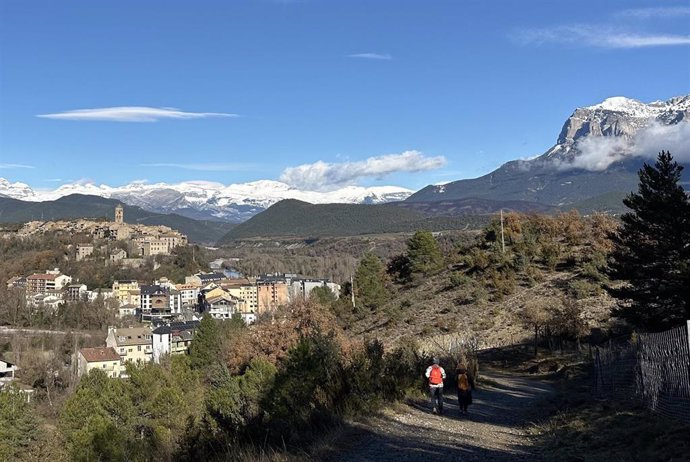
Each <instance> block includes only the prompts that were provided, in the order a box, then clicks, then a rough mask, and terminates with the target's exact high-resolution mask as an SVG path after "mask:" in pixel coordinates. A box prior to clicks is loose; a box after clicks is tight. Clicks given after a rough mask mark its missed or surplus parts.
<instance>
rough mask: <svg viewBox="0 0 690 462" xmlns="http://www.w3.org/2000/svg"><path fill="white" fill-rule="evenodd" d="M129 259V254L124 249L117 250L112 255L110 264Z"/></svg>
mask: <svg viewBox="0 0 690 462" xmlns="http://www.w3.org/2000/svg"><path fill="white" fill-rule="evenodd" d="M125 258H127V252H126V251H125V250H123V249H115V250H114V251H113V252H112V253H111V254H110V263H116V262H119V261H122V260H124V259H125Z"/></svg>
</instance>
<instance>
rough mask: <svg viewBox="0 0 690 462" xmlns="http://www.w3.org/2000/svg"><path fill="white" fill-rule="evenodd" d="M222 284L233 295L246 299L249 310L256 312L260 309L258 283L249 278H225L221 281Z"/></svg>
mask: <svg viewBox="0 0 690 462" xmlns="http://www.w3.org/2000/svg"><path fill="white" fill-rule="evenodd" d="M220 286H221V287H222V288H223V289H224V290H225V291H226V292H227V293H229V294H230V295H232V296H233V297H236V298H239V299H240V300H244V301H245V303H246V309H247V310H248V311H251V312H254V313H256V312H258V311H259V297H258V294H257V288H256V284H254V283H252V282H251V281H250V280H249V279H245V278H242V279H225V280H223V281H221V282H220Z"/></svg>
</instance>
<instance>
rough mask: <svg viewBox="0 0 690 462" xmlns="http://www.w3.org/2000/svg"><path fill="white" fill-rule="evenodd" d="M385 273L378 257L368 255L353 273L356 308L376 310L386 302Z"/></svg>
mask: <svg viewBox="0 0 690 462" xmlns="http://www.w3.org/2000/svg"><path fill="white" fill-rule="evenodd" d="M386 296H387V291H386V285H385V272H384V268H383V263H381V260H380V259H379V257H377V256H376V255H374V254H371V253H368V254H366V255H365V256H364V258H362V261H361V262H360V263H359V266H358V267H357V272H356V273H355V297H356V300H357V303H356V304H357V307H358V308H359V309H361V308H365V309H369V310H376V309H377V308H379V307H380V306H381V305H383V304H384V302H385V301H386Z"/></svg>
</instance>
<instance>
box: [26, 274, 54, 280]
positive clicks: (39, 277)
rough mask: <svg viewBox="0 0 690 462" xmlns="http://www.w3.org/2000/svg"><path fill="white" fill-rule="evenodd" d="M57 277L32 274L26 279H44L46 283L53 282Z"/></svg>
mask: <svg viewBox="0 0 690 462" xmlns="http://www.w3.org/2000/svg"><path fill="white" fill-rule="evenodd" d="M56 277H57V275H56V274H32V275H31V276H29V277H28V278H26V279H45V280H47V281H50V280H53V279H55V278H56Z"/></svg>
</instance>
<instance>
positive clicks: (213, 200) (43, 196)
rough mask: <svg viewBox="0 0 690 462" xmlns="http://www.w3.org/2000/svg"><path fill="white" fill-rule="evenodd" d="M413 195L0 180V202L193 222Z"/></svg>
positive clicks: (380, 190) (278, 185) (379, 189)
mask: <svg viewBox="0 0 690 462" xmlns="http://www.w3.org/2000/svg"><path fill="white" fill-rule="evenodd" d="M412 193H413V191H411V190H409V189H406V188H400V187H397V186H374V187H368V188H365V187H361V186H346V187H343V188H340V189H336V190H333V191H326V192H320V191H302V190H299V189H296V188H292V187H290V186H289V185H288V184H286V183H282V182H279V181H273V180H259V181H253V182H249V183H239V184H231V185H227V186H226V185H224V184H222V183H216V182H210V181H185V182H181V183H155V184H146V183H140V182H134V183H130V184H128V185H125V186H120V187H111V186H108V185H96V184H93V183H70V184H65V185H62V186H60V187H58V188H56V189H54V190H52V191H40V190H39V191H36V190H34V189H32V188H31V187H30V186H29V185H27V184H25V183H21V182H15V183H11V182H10V181H9V180H7V179H4V178H0V197H2V196H4V197H10V198H13V199H19V200H24V201H30V202H44V201H47V200H56V199H58V198H60V197H64V196H67V195H70V194H86V195H92V196H99V197H105V198H110V199H117V200H120V201H122V202H123V203H125V204H128V205H136V206H139V207H141V208H143V209H146V210H151V211H153V212H157V213H178V214H180V215H183V216H187V217H189V218H193V219H210V220H216V221H218V220H221V221H229V222H240V221H244V220H246V219H248V218H250V217H252V216H254V215H256V214H257V213H259V212H261V211H262V210H265V209H266V208H267V207H270V206H271V205H273V204H275V203H276V202H278V201H280V200H283V199H298V200H304V201H306V202H310V203H317V204H319V203H355V204H356V203H364V204H377V203H385V202H391V201H399V200H403V199H405V198H407V197H408V196H409V195H410V194H412Z"/></svg>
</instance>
